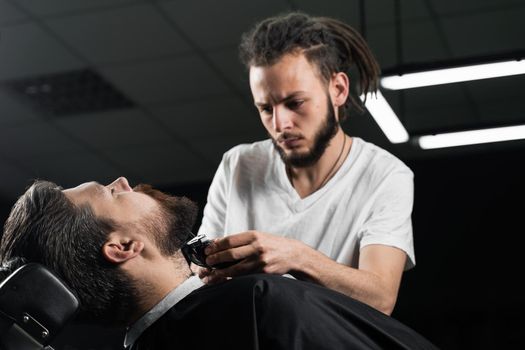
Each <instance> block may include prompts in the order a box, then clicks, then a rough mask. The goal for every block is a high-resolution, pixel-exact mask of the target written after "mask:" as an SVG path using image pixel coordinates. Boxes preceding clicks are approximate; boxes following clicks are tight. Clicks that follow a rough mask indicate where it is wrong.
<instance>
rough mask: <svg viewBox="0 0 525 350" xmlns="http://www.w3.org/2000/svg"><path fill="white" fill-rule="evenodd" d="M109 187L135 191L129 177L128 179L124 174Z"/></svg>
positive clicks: (117, 189) (121, 190)
mask: <svg viewBox="0 0 525 350" xmlns="http://www.w3.org/2000/svg"><path fill="white" fill-rule="evenodd" d="M108 187H109V188H112V189H114V190H116V191H119V192H131V191H133V190H132V189H131V187H130V186H129V182H128V179H126V178H125V177H124V176H121V177H119V178H118V179H116V180H115V181H113V182H112V183H111V184H109V185H108Z"/></svg>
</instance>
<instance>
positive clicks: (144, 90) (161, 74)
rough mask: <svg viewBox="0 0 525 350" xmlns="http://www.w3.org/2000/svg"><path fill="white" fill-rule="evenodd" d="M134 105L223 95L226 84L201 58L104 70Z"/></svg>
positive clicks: (178, 59) (151, 62) (160, 61)
mask: <svg viewBox="0 0 525 350" xmlns="http://www.w3.org/2000/svg"><path fill="white" fill-rule="evenodd" d="M101 72H102V74H103V75H104V76H106V77H107V78H108V79H109V80H110V81H112V82H113V84H114V85H115V86H116V87H118V88H119V89H120V90H121V91H123V92H124V94H125V95H127V97H129V98H131V99H132V100H134V101H135V102H138V103H143V104H153V103H159V102H173V101H177V100H181V99H196V98H198V97H200V96H220V95H224V93H225V92H227V88H226V85H225V84H224V83H223V82H222V81H221V80H220V79H219V78H218V77H217V75H216V74H215V73H214V72H213V71H212V70H211V68H209V66H208V65H207V64H206V63H205V62H204V61H203V60H202V59H200V58H199V57H198V56H193V55H192V56H185V57H179V58H174V59H169V60H158V61H150V62H143V63H136V64H129V65H121V66H115V67H104V68H101Z"/></svg>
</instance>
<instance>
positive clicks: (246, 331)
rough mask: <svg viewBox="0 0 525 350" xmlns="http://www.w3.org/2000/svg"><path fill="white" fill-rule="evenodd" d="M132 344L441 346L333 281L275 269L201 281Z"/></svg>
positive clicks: (276, 348)
mask: <svg viewBox="0 0 525 350" xmlns="http://www.w3.org/2000/svg"><path fill="white" fill-rule="evenodd" d="M133 349H134V350H135V349H138V350H146V349H152V350H153V349H154V350H159V349H162V350H164V349H191V350H198V349H207V350H209V349H227V350H237V349H238V350H241V349H242V350H255V349H261V350H262V349H264V350H266V349H268V350H299V349H315V350H323V349H327V350H328V349H330V350H335V349H436V347H435V346H434V345H432V344H431V343H429V342H428V341H427V340H426V339H424V338H423V337H421V336H420V335H418V334H417V333H416V332H414V331H413V330H411V329H410V328H408V327H406V326H404V325H403V324H401V323H399V322H398V321H396V320H395V319H393V318H391V317H389V316H386V315H384V314H382V313H381V312H379V311H377V310H375V309H373V308H371V307H369V306H367V305H365V304H363V303H360V302H358V301H356V300H354V299H351V298H349V297H347V296H345V295H343V294H340V293H337V292H335V291H332V290H330V289H327V288H324V287H321V286H318V285H315V284H312V283H308V282H302V281H297V280H294V279H290V278H285V277H281V276H273V275H250V276H244V277H237V278H234V279H232V280H230V281H227V282H224V283H222V284H218V285H213V286H204V287H201V288H199V289H197V290H195V291H193V292H192V293H190V294H189V295H188V296H187V297H186V298H184V299H183V300H181V301H180V302H179V303H177V304H176V305H175V306H173V307H172V308H171V309H170V310H169V311H168V312H167V313H166V314H165V315H164V316H162V317H161V318H160V319H159V320H157V321H156V322H155V323H154V324H153V325H151V326H150V327H149V328H148V329H147V330H146V331H145V332H144V333H143V334H142V335H141V336H140V338H139V339H138V340H137V343H136V344H135V346H134V347H133Z"/></svg>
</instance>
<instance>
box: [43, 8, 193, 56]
mask: <svg viewBox="0 0 525 350" xmlns="http://www.w3.org/2000/svg"><path fill="white" fill-rule="evenodd" d="M47 24H48V25H49V26H50V27H51V28H52V30H53V31H55V32H56V33H57V34H58V35H59V36H60V37H62V38H63V39H64V40H65V41H66V42H67V43H68V44H69V45H71V46H72V47H74V48H76V49H77V50H78V51H80V52H81V53H82V54H83V55H84V57H86V58H87V59H88V60H89V61H91V62H107V61H126V60H135V59H145V58H151V57H159V56H166V55H174V54H178V53H181V52H188V51H189V50H190V49H189V47H188V45H187V44H186V43H185V42H184V41H183V40H182V39H181V37H180V36H178V34H177V33H175V31H173V29H172V28H171V27H170V26H169V24H168V23H167V22H166V21H165V20H164V19H163V18H162V17H161V16H160V15H159V14H158V13H157V12H156V11H155V10H154V9H153V7H151V5H146V4H139V5H134V6H129V7H121V8H117V9H111V10H107V11H103V12H96V13H89V14H84V15H78V16H71V17H65V18H58V19H51V20H49V21H47Z"/></svg>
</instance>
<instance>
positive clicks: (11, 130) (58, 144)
mask: <svg viewBox="0 0 525 350" xmlns="http://www.w3.org/2000/svg"><path fill="white" fill-rule="evenodd" d="M0 149H1V150H4V151H6V150H8V151H9V156H10V157H12V158H16V159H20V160H22V159H23V158H27V157H33V156H38V155H43V154H60V153H64V152H71V151H78V150H79V149H80V148H79V146H78V145H76V144H75V143H74V142H73V141H72V140H71V139H69V138H68V137H67V136H64V135H63V134H62V133H60V132H59V131H58V130H57V129H56V128H54V127H53V126H51V125H49V124H47V123H45V122H42V121H35V122H31V123H24V124H19V125H13V126H4V127H1V128H0Z"/></svg>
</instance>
